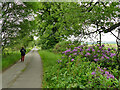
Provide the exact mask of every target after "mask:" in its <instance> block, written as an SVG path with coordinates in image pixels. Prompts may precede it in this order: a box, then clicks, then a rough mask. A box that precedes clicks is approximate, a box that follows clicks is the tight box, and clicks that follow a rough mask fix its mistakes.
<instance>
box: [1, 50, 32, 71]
mask: <svg viewBox="0 0 120 90" xmlns="http://www.w3.org/2000/svg"><path fill="white" fill-rule="evenodd" d="M30 50H31V48H28V49H26V51H27V52H26V53H28V52H29V51H30ZM20 58H21V54H20V51H10V52H9V54H8V55H2V70H5V69H7V68H8V67H10V66H11V65H13V64H15V63H16V62H17V61H18V60H20Z"/></svg>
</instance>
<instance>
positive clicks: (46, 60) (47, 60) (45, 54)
mask: <svg viewBox="0 0 120 90" xmlns="http://www.w3.org/2000/svg"><path fill="white" fill-rule="evenodd" d="M38 53H39V54H40V56H41V59H42V64H43V75H44V76H43V83H42V84H43V85H42V87H44V86H45V84H46V83H47V81H46V77H45V76H46V74H47V73H45V72H46V71H49V70H50V69H51V67H52V66H54V65H55V64H56V62H57V60H58V59H61V55H60V54H54V53H53V52H50V51H47V50H39V51H38Z"/></svg>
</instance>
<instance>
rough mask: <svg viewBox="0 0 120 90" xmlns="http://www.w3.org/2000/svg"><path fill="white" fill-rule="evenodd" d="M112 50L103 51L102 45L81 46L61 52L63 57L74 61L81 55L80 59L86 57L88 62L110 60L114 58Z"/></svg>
mask: <svg viewBox="0 0 120 90" xmlns="http://www.w3.org/2000/svg"><path fill="white" fill-rule="evenodd" d="M113 50H114V49H110V48H108V49H105V48H104V45H102V46H99V45H97V46H89V47H87V46H85V45H81V46H78V47H74V49H71V48H69V49H68V48H67V50H66V51H64V52H62V53H63V54H65V56H67V57H69V58H71V59H72V58H73V59H75V57H76V56H78V55H81V56H82V57H87V59H88V60H90V61H95V62H98V61H106V60H112V58H114V56H116V54H115V53H113Z"/></svg>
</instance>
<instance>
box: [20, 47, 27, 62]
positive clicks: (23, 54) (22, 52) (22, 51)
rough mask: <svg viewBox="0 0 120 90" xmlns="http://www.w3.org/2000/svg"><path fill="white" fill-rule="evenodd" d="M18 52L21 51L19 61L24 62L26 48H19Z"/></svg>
mask: <svg viewBox="0 0 120 90" xmlns="http://www.w3.org/2000/svg"><path fill="white" fill-rule="evenodd" d="M20 52H21V62H24V58H25V52H26V50H25V49H24V47H22V48H21V50H20Z"/></svg>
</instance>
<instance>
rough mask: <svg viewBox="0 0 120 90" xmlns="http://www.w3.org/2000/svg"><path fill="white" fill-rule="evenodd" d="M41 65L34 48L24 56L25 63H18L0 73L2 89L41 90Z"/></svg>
mask: <svg viewBox="0 0 120 90" xmlns="http://www.w3.org/2000/svg"><path fill="white" fill-rule="evenodd" d="M42 76H43V71H42V63H41V58H40V56H39V54H38V52H37V49H36V48H33V49H32V50H31V51H30V52H29V53H28V54H27V55H26V56H25V62H20V61H18V62H17V63H16V64H15V65H13V66H12V67H10V68H9V69H8V70H6V71H5V72H3V73H2V88H41V85H42Z"/></svg>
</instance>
